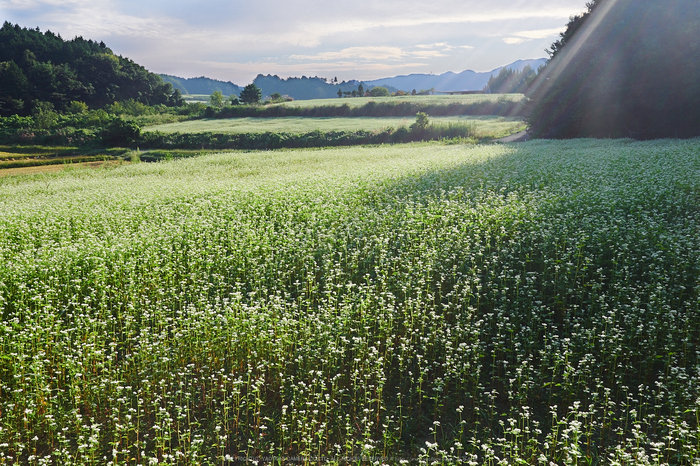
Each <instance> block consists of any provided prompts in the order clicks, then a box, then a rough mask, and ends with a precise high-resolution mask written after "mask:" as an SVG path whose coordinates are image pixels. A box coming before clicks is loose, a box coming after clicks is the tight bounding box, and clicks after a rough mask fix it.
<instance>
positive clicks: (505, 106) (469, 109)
mask: <svg viewBox="0 0 700 466" xmlns="http://www.w3.org/2000/svg"><path fill="white" fill-rule="evenodd" d="M524 106H525V103H524V101H521V102H516V101H513V100H511V99H509V98H507V97H502V98H498V99H494V100H479V101H476V102H473V103H450V104H447V105H445V104H441V103H424V102H420V101H414V102H411V101H401V102H392V101H386V102H376V101H369V102H367V103H366V104H364V105H360V106H356V107H351V106H350V105H347V104H343V105H321V106H317V107H297V106H292V105H270V106H246V105H234V106H227V107H223V108H221V109H216V108H212V107H207V108H206V109H205V110H204V113H203V114H202V115H203V116H204V117H205V118H273V117H316V118H319V117H403V116H407V117H415V116H416V114H417V113H419V112H423V113H426V114H428V115H431V116H453V115H499V116H523V115H524V113H523V112H524Z"/></svg>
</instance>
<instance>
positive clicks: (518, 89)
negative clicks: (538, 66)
mask: <svg viewBox="0 0 700 466" xmlns="http://www.w3.org/2000/svg"><path fill="white" fill-rule="evenodd" d="M536 77H537V72H536V71H535V70H533V69H532V67H531V66H529V65H528V66H526V67H525V68H523V69H522V71H518V70H513V69H511V68H501V71H500V72H499V73H498V75H496V76H491V77H490V78H489V82H488V84H486V86H485V87H484V92H488V93H492V94H512V93H517V94H524V93H525V92H527V91H528V90H529V89H530V86H531V85H532V83H533V82H534V80H535V78H536Z"/></svg>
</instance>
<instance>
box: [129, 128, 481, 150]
mask: <svg viewBox="0 0 700 466" xmlns="http://www.w3.org/2000/svg"><path fill="white" fill-rule="evenodd" d="M474 137H475V127H474V125H472V124H454V123H453V124H447V125H430V126H427V127H424V128H410V129H409V128H407V127H405V126H401V127H399V128H388V129H384V130H381V131H364V130H360V131H329V132H322V131H319V130H316V131H312V132H309V133H304V134H294V133H270V132H267V133H240V134H219V133H196V134H192V133H161V132H158V131H154V132H148V133H143V134H141V136H140V138H139V140H138V143H137V145H138V146H139V147H140V148H144V149H150V148H154V149H155V148H160V149H245V150H265V149H280V148H302V147H326V146H351V145H363V144H391V143H405V142H413V141H430V140H440V139H457V138H464V139H466V138H474Z"/></svg>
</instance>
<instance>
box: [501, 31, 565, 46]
mask: <svg viewBox="0 0 700 466" xmlns="http://www.w3.org/2000/svg"><path fill="white" fill-rule="evenodd" d="M565 29H566V28H565V27H560V28H553V29H537V30H534V31H519V32H514V33H511V35H509V37H505V38H503V42H505V43H506V44H521V43H523V42H527V41H529V40H534V39H546V38H548V37H552V36H556V35H558V34H559V33H560V32H564V30H565Z"/></svg>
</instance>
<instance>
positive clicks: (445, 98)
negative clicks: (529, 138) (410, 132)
mask: <svg viewBox="0 0 700 466" xmlns="http://www.w3.org/2000/svg"><path fill="white" fill-rule="evenodd" d="M524 98H525V96H524V95H523V94H469V95H405V96H397V97H348V98H342V99H341V98H337V99H314V100H294V101H292V102H284V103H281V104H277V105H286V106H289V107H321V106H325V105H337V106H340V105H344V104H347V105H349V106H350V107H361V106H363V105H365V104H366V103H367V102H377V103H387V102H388V103H403V102H411V103H419V104H421V105H450V104H474V103H478V102H494V101H497V100H499V99H504V100H507V101H512V102H520V101H521V100H523V99H524Z"/></svg>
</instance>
